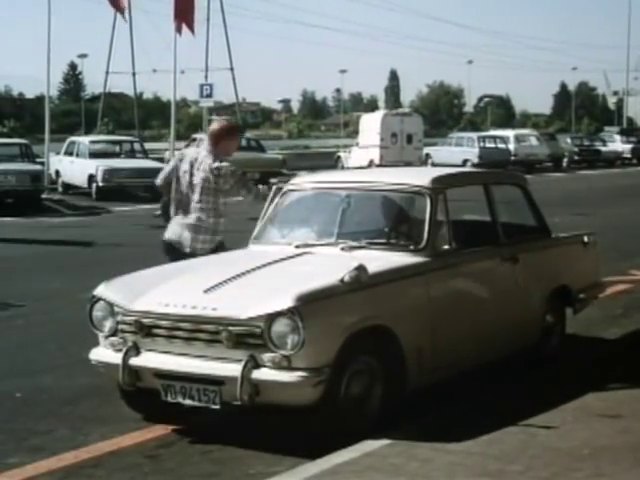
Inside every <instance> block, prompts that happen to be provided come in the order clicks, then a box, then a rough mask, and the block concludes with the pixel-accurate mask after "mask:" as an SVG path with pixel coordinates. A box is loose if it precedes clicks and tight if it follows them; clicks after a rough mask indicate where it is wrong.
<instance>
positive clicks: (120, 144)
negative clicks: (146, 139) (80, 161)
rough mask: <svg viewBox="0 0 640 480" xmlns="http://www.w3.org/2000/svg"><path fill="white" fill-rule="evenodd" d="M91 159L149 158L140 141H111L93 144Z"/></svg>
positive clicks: (90, 146) (90, 151) (91, 146)
mask: <svg viewBox="0 0 640 480" xmlns="http://www.w3.org/2000/svg"><path fill="white" fill-rule="evenodd" d="M89 158H109V159H112V158H149V155H148V154H147V150H146V149H145V148H144V145H143V144H142V142H141V141H139V140H109V141H101V142H91V143H90V144H89Z"/></svg>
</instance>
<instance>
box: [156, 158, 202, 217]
mask: <svg viewBox="0 0 640 480" xmlns="http://www.w3.org/2000/svg"><path fill="white" fill-rule="evenodd" d="M199 153H200V151H199V150H196V149H189V150H187V151H186V153H182V152H180V153H178V154H177V155H175V156H174V157H173V159H171V161H169V163H167V164H166V165H165V167H164V168H163V169H162V171H161V172H160V174H159V175H158V177H157V178H156V186H157V187H158V188H160V189H161V190H163V191H166V190H167V189H169V188H170V192H171V195H170V202H171V203H170V207H169V208H170V210H169V211H170V212H171V216H172V217H173V216H175V215H187V214H188V213H189V208H190V207H191V190H192V188H191V185H192V182H193V167H194V165H195V163H196V161H197V160H198V158H199Z"/></svg>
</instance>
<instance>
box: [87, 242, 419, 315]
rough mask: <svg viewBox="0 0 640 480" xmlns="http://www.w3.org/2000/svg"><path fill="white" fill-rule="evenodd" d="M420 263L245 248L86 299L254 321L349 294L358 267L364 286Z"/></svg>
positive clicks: (412, 257)
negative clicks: (346, 279) (348, 280)
mask: <svg viewBox="0 0 640 480" xmlns="http://www.w3.org/2000/svg"><path fill="white" fill-rule="evenodd" d="M320 250H323V251H320ZM424 262H425V259H424V258H422V257H420V256H418V255H416V254H411V253H405V252H388V251H372V250H353V251H344V252H343V251H339V250H337V249H333V248H332V249H306V250H296V249H293V248H282V249H280V248H259V247H250V248H246V249H242V250H235V251H230V252H225V253H219V254H215V255H210V256H206V257H201V258H197V259H193V260H187V261H183V262H176V263H171V264H168V265H163V266H160V267H154V268H150V269H146V270H141V271H139V272H134V273H132V274H129V275H125V276H122V277H118V278H115V279H112V280H110V281H107V282H104V283H103V284H102V285H100V286H99V287H98V288H97V289H96V291H95V292H94V293H95V295H96V296H98V297H101V298H104V299H106V300H108V301H111V302H113V303H114V304H116V305H119V306H121V307H122V308H125V309H127V310H133V311H139V312H140V311H142V312H154V313H160V314H173V315H207V316H215V317H219V318H220V317H224V318H236V319H240V318H255V317H259V316H261V315H265V314H268V313H273V312H277V311H281V310H285V309H287V308H290V307H292V306H295V305H297V304H299V303H302V302H304V301H305V300H310V299H313V298H322V297H325V296H327V295H331V294H334V293H338V292H341V291H343V290H344V289H346V288H349V286H348V285H345V284H343V283H342V282H341V279H342V277H343V276H344V275H345V274H346V273H347V272H349V271H351V270H352V269H354V268H355V267H356V266H358V265H364V266H365V267H366V268H367V270H368V271H369V273H370V276H369V280H368V281H369V282H372V281H376V280H382V279H384V278H387V276H388V275H391V276H395V275H399V274H406V269H407V268H411V267H412V266H418V265H419V264H420V263H424Z"/></svg>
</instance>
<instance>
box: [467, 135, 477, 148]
mask: <svg viewBox="0 0 640 480" xmlns="http://www.w3.org/2000/svg"><path fill="white" fill-rule="evenodd" d="M467 148H476V139H475V138H473V137H467Z"/></svg>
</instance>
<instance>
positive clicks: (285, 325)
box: [268, 313, 304, 355]
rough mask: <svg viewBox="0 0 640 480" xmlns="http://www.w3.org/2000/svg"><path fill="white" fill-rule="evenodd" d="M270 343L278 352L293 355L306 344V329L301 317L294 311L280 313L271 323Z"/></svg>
mask: <svg viewBox="0 0 640 480" xmlns="http://www.w3.org/2000/svg"><path fill="white" fill-rule="evenodd" d="M268 336H269V343H271V347H272V348H273V349H274V350H275V351H276V352H278V353H281V354H283V355H292V354H294V353H296V352H297V351H299V350H300V349H301V348H302V345H303V344H304V331H303V328H302V322H301V321H300V318H299V317H298V316H297V315H295V314H294V313H283V314H280V315H278V316H276V317H274V319H273V320H272V321H271V323H270V324H269V331H268Z"/></svg>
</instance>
